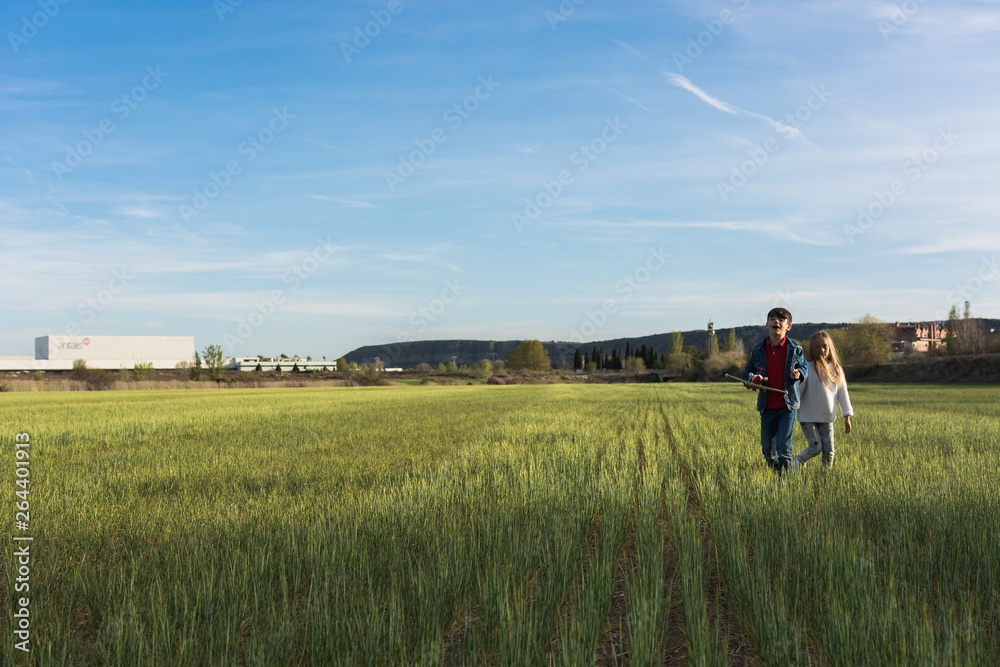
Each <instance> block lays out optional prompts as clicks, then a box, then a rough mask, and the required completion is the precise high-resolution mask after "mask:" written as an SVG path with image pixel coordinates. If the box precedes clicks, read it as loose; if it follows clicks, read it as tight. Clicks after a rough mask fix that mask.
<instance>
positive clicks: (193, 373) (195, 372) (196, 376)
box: [188, 350, 201, 380]
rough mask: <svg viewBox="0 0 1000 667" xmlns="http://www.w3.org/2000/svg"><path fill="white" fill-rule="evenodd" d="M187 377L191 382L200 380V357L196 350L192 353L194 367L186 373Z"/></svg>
mask: <svg viewBox="0 0 1000 667" xmlns="http://www.w3.org/2000/svg"><path fill="white" fill-rule="evenodd" d="M188 376H189V377H190V378H191V379H192V380H200V379H201V356H200V355H199V354H198V350H195V351H194V366H192V367H191V369H190V370H189V371H188Z"/></svg>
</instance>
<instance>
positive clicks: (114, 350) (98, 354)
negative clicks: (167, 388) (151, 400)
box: [0, 336, 194, 371]
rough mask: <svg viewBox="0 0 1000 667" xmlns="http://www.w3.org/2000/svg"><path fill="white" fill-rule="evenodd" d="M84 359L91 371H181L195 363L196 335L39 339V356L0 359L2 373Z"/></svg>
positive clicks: (68, 365) (68, 366) (67, 366)
mask: <svg viewBox="0 0 1000 667" xmlns="http://www.w3.org/2000/svg"><path fill="white" fill-rule="evenodd" d="M77 359H83V360H84V361H86V362H87V367H88V368H105V369H108V370H118V369H119V368H133V367H134V366H135V365H136V364H152V365H153V368H157V369H168V368H177V367H178V366H180V365H182V364H190V363H192V362H193V361H194V336H39V337H38V338H36V339H35V357H34V359H32V358H31V357H0V371H66V370H72V368H73V362H74V361H76V360H77Z"/></svg>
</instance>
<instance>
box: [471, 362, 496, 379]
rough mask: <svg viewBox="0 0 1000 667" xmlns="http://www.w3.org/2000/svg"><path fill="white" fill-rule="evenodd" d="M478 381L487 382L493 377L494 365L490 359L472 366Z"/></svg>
mask: <svg viewBox="0 0 1000 667" xmlns="http://www.w3.org/2000/svg"><path fill="white" fill-rule="evenodd" d="M472 370H473V371H474V372H475V377H476V379H477V380H485V379H486V378H488V377H489V376H491V375H493V363H492V362H491V361H490V360H489V359H481V360H480V361H477V362H476V363H475V364H473V365H472Z"/></svg>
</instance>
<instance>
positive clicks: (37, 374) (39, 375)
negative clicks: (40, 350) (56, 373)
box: [31, 371, 42, 382]
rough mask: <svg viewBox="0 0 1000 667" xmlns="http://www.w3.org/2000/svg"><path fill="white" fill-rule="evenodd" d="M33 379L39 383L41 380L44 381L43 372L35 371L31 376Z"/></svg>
mask: <svg viewBox="0 0 1000 667" xmlns="http://www.w3.org/2000/svg"><path fill="white" fill-rule="evenodd" d="M31 379H32V380H35V381H36V382H37V381H39V380H41V379H42V372H41V371H35V372H34V373H32V374H31Z"/></svg>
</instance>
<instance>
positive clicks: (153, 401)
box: [0, 385, 1000, 665]
mask: <svg viewBox="0 0 1000 667" xmlns="http://www.w3.org/2000/svg"><path fill="white" fill-rule="evenodd" d="M753 398H754V397H753V395H752V394H750V393H749V392H746V391H745V390H742V388H740V387H738V386H734V385H711V386H710V385H670V386H649V385H646V386H642V385H638V386H635V385H633V386H626V385H620V386H617V385H616V386H606V385H605V386H600V385H597V386H593V385H574V386H561V385H552V386H513V387H485V386H476V387H385V388H374V387H373V388H354V389H349V388H334V389H327V388H303V389H256V390H252V391H250V390H247V391H239V390H233V391H218V390H215V389H212V390H204V391H197V390H193V391H187V392H177V391H159V392H157V391H149V392H87V393H83V392H80V393H76V392H72V393H70V392H67V393H7V394H3V395H0V406H2V407H3V408H4V409H3V410H2V411H0V436H2V442H3V448H2V452H3V456H4V457H5V459H6V460H5V462H4V463H3V464H2V465H3V469H5V470H11V469H13V454H12V451H13V434H14V433H16V432H20V431H27V432H29V433H31V436H32V445H31V456H32V458H31V461H32V463H31V465H32V473H31V487H30V488H31V495H30V500H31V508H32V514H31V516H32V521H31V526H32V527H31V533H32V535H33V536H34V537H35V542H34V543H33V558H34V560H33V561H32V579H31V596H32V600H33V601H32V613H33V617H32V629H33V643H32V648H33V652H32V654H31V656H30V658H31V660H32V661H33V662H34V664H44V665H48V664H63V663H65V664H79V663H83V662H89V663H97V664H127V665H132V664H221V663H236V664H261V665H264V664H267V665H273V664H369V663H377V664H405V663H421V664H482V663H494V664H542V663H546V664H547V663H560V664H589V663H592V662H593V661H594V660H595V656H596V655H597V653H598V649H599V648H600V647H602V646H603V647H604V649H603V650H605V651H610V653H611V654H613V655H616V656H618V659H619V660H620V661H625V660H629V661H631V662H632V664H654V663H656V664H658V663H659V662H660V661H662V657H663V651H664V649H665V646H664V638H665V637H666V636H667V633H668V631H669V630H670V628H668V627H667V622H668V621H667V617H668V612H669V610H670V608H671V606H673V605H681V614H680V617H681V618H683V623H684V628H683V635H684V636H685V637H686V638H687V642H688V646H687V651H688V655H689V656H690V659H691V660H692V661H694V662H697V663H699V664H722V663H725V662H726V661H727V659H728V656H727V655H726V647H725V641H724V636H723V635H725V634H727V633H729V632H730V631H739V632H741V633H742V634H743V635H744V636H745V637H746V638H747V640H748V641H749V642H750V644H751V645H752V647H753V650H754V652H755V653H756V656H757V658H759V659H760V660H761V661H762V662H764V663H768V664H777V663H787V662H796V661H804V660H806V656H807V655H811V656H812V657H813V658H818V659H820V661H821V662H824V663H828V664H862V663H866V664H876V663H880V664H895V663H900V662H905V663H910V662H912V663H923V664H949V663H950V664H960V663H964V664H968V663H970V662H977V661H982V660H984V659H987V658H988V656H989V655H995V654H996V652H997V650H998V637H1000V632H998V626H1000V593H998V592H997V591H1000V537H998V536H1000V514H998V510H1000V488H998V477H997V475H996V470H997V469H998V464H1000V446H998V445H1000V442H998V440H1000V404H998V401H997V399H998V398H1000V389H998V388H995V387H906V386H899V385H896V386H858V387H852V399H853V402H854V404H855V407H856V409H857V413H858V414H857V416H856V418H855V420H854V421H855V427H856V430H855V432H854V433H852V434H851V435H850V436H844V435H843V434H842V433H839V432H838V433H837V440H836V442H837V452H838V454H837V459H836V466H835V467H834V468H833V469H832V470H823V469H821V467H820V466H819V465H818V462H817V463H815V464H811V465H810V466H809V467H807V468H806V470H805V471H804V472H803V473H802V474H799V475H793V476H790V477H788V478H787V479H786V480H785V481H783V482H780V483H779V482H778V481H777V480H776V479H774V477H773V475H771V474H770V473H769V472H768V471H767V470H766V468H765V466H764V463H763V460H762V457H761V455H760V452H759V446H758V445H757V438H758V428H759V425H758V420H757V413H756V411H755V410H754V407H753V406H754V403H753V400H752V399H753ZM838 429H839V424H838ZM802 444H803V443H802V437H801V434H800V433H798V432H797V433H796V449H797V450H798V449H800V448H801V446H802ZM4 479H5V480H12V476H10V475H8V476H5V477H4ZM14 490H15V487H14V486H13V484H12V481H8V482H6V483H5V484H4V487H3V489H2V492H0V498H3V502H4V503H5V506H6V507H8V508H12V507H13V502H14ZM692 508H695V510H696V512H694V513H693V511H692ZM5 516H8V517H9V518H7V519H6V523H5V524H4V532H5V534H7V535H9V534H10V533H11V532H12V530H13V524H12V521H13V511H10V512H7V513H6V514H5ZM702 521H703V523H702ZM4 541H5V543H7V544H8V545H9V544H11V541H10V539H9V537H7V538H6V539H5V540H4ZM708 544H711V545H712V548H714V552H713V553H714V554H715V555H714V556H713V559H714V560H716V561H717V563H718V567H719V571H720V580H721V585H722V586H723V587H724V588H725V590H726V596H725V597H726V599H727V601H728V607H727V608H725V609H718V610H715V609H710V608H709V605H710V604H711V602H710V596H709V591H708V589H707V585H708V582H707V568H708V566H709V563H708V562H707V561H706V549H707V546H706V545H708ZM11 552H12V549H10V548H5V550H4V551H3V553H2V555H0V559H2V565H3V571H4V577H5V580H4V586H3V591H2V593H0V614H2V616H3V618H4V619H5V620H4V621H3V627H2V628H0V630H2V631H3V635H4V636H6V637H8V638H10V637H11V636H12V633H11V632H10V630H9V625H8V624H9V623H10V621H11V615H12V613H13V608H14V600H13V593H12V591H13V577H14V575H13V572H14V569H13V567H12V565H11V563H10V553H11ZM668 562H669V563H671V565H670V566H668ZM622 581H624V582H625V583H624V584H622V583H621V582H622ZM622 586H624V590H620V589H621V587H622ZM616 595H621V596H623V599H624V602H623V603H622V605H621V606H622V611H621V615H622V619H623V620H621V621H620V622H621V623H622V625H623V633H624V636H614V637H612V636H611V635H610V634H609V633H610V632H611V630H612V629H613V628H612V624H613V623H618V622H619V621H616V620H614V619H612V617H611V614H612V608H613V607H614V604H613V598H614V596H616ZM710 612H712V613H711V614H710ZM714 614H721V615H722V616H723V617H724V619H726V622H727V623H729V624H730V625H731V627H729V626H726V625H725V624H723V625H720V624H719V623H718V622H712V621H710V618H709V617H710V615H714ZM609 642H610V645H611V648H610V649H609V648H608V644H609ZM12 645H13V641H6V643H5V644H4V645H3V648H2V649H0V656H2V659H0V662H3V663H4V664H15V663H14V662H13V661H14V660H15V659H19V660H20V659H22V658H23V656H21V655H20V653H19V652H15V651H14V650H13V646H12Z"/></svg>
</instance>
